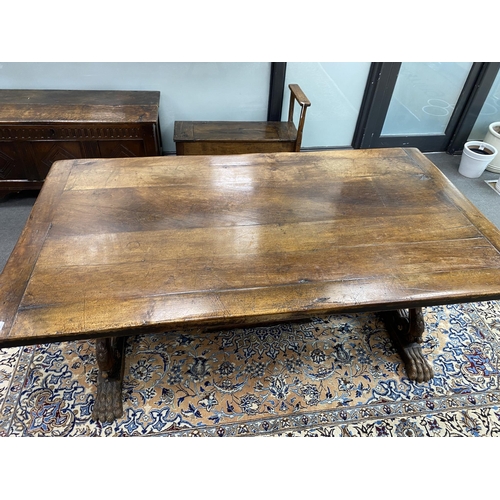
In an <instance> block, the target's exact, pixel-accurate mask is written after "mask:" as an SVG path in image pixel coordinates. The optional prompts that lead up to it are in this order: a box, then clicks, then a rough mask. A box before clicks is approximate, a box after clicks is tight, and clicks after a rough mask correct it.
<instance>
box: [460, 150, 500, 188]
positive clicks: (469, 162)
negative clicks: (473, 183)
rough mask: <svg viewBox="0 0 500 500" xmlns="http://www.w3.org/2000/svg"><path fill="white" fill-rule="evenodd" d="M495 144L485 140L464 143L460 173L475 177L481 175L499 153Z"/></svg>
mask: <svg viewBox="0 0 500 500" xmlns="http://www.w3.org/2000/svg"><path fill="white" fill-rule="evenodd" d="M497 153H498V150H497V148H495V146H492V145H491V144H488V143H486V142H483V141H469V142H466V143H465V145H464V150H463V153H462V159H461V160H460V166H459V167H458V173H459V174H461V175H463V176H464V177H470V178H471V179H475V178H477V177H481V175H482V174H483V172H484V171H485V170H486V167H487V166H488V164H489V163H490V162H491V160H492V159H493V158H495V156H496V155H497Z"/></svg>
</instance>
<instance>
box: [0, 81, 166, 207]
mask: <svg viewBox="0 0 500 500" xmlns="http://www.w3.org/2000/svg"><path fill="white" fill-rule="evenodd" d="M159 101H160V92H157V91H95V90H0V197H2V196H4V195H5V194H7V193H8V192H12V191H21V190H24V189H40V188H41V187H42V184H43V181H44V179H45V177H46V176H47V174H48V172H49V170H50V167H51V165H52V163H53V162H54V161H56V160H68V159H78V158H123V157H134V156H158V155H161V153H162V148H161V136H160V124H159V118H158V108H159Z"/></svg>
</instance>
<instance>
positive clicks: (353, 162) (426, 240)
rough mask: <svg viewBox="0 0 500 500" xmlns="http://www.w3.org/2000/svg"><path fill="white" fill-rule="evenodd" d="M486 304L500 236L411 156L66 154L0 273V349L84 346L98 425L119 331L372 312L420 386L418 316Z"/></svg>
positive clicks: (496, 272) (112, 389)
mask: <svg viewBox="0 0 500 500" xmlns="http://www.w3.org/2000/svg"><path fill="white" fill-rule="evenodd" d="M499 298H500V231H499V230H498V229H497V228H496V227H495V226H494V225H493V224H492V223H490V222H489V221H488V220H487V219H485V217H484V216H483V215H482V214H481V213H480V212H479V211H478V210H477V209H476V208H475V207H474V206H473V205H472V204H471V203H470V202H469V201H468V200H467V199H466V198H464V196H462V195H461V193H460V192H459V191H458V190H457V189H456V188H455V187H454V186H453V185H452V184H451V183H450V182H449V181H448V180H447V179H446V178H445V177H444V176H443V175H442V174H441V172H440V171H439V170H438V169H437V168H436V167H435V166H434V165H433V164H432V163H431V162H430V161H429V160H428V159H427V158H426V157H424V156H423V155H422V154H421V153H420V152H419V151H418V150H415V149H375V150H345V151H330V152H314V153H313V152H311V153H276V154H251V155H235V156H216V157H214V156H188V157H177V156H165V157H158V158H126V159H108V160H106V159H100V160H99V159H95V160H68V161H59V162H56V163H55V164H54V165H53V167H52V169H51V171H50V173H49V175H48V177H47V180H46V182H45V185H44V186H43V189H42V191H41V193H40V195H39V196H38V199H37V201H36V203H35V205H34V207H33V211H32V214H31V216H30V218H29V220H28V222H27V225H26V227H25V229H24V230H23V232H22V235H21V237H20V239H19V241H18V243H17V245H16V246H15V248H14V251H13V252H12V255H11V257H10V259H9V260H8V262H7V264H6V266H5V269H4V272H3V273H2V274H1V275H0V347H2V346H14V345H25V344H37V343H43V342H56V341H65V340H74V339H88V338H95V339H97V341H96V342H97V346H96V356H97V362H98V365H99V369H100V375H99V382H98V388H97V395H96V402H95V406H94V417H95V418H96V419H101V420H110V419H113V418H115V417H118V416H120V415H121V412H122V406H121V405H122V404H121V380H122V375H121V372H122V360H123V352H122V347H123V339H124V337H125V336H128V335H135V334H138V333H148V332H151V333H152V332H158V331H162V332H163V331H169V330H177V329H190V328H199V329H201V331H203V329H205V328H209V327H210V328H226V327H234V326H242V325H257V324H263V323H270V322H280V321H290V320H296V319H299V318H307V317H310V316H314V315H319V314H324V313H341V312H354V311H381V312H382V313H383V317H384V318H385V320H386V324H387V326H388V328H389V330H390V332H391V334H392V335H393V339H394V342H396V344H397V345H398V346H399V349H400V352H401V355H402V357H403V359H404V361H405V366H406V370H407V374H408V376H409V377H410V378H412V379H414V380H417V381H426V380H429V379H430V378H431V377H432V376H433V373H432V367H431V366H430V364H429V363H428V362H427V360H426V359H425V358H424V356H423V355H422V351H421V349H420V346H419V341H421V336H422V332H423V329H424V324H423V320H422V311H421V308H422V307H423V306H429V305H436V304H446V303H454V302H468V301H476V300H485V299H499ZM401 311H402V312H401ZM200 334H202V333H200ZM334 334H335V333H333V335H334Z"/></svg>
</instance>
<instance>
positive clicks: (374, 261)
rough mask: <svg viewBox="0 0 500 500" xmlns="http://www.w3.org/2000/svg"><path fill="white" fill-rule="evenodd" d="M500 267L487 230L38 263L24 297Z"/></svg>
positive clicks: (57, 298) (90, 296)
mask: <svg viewBox="0 0 500 500" xmlns="http://www.w3.org/2000/svg"><path fill="white" fill-rule="evenodd" d="M492 268H496V269H500V254H499V252H497V251H496V249H494V248H493V247H491V245H489V244H488V243H487V242H485V241H484V240H483V239H482V238H468V239H465V240H450V241H432V242H425V243H411V244H399V245H398V244H393V245H366V246H355V247H349V246H340V247H338V248H336V249H331V248H318V249H315V250H313V251H310V252H304V251H301V250H297V251H295V252H288V253H284V252H274V253H266V254H260V253H255V254H253V255H252V254H244V255H243V256H240V255H238V254H236V255H212V256H201V257H196V258H183V257H177V258H173V259H168V253H167V252H166V255H165V257H164V258H163V259H162V260H160V261H157V260H144V261H139V262H131V263H129V262H127V263H121V264H115V265H110V264H103V265H97V266H92V265H86V266H68V267H61V268H58V269H57V279H54V268H51V267H48V268H44V267H43V265H40V266H37V267H36V269H35V271H34V272H33V274H32V277H31V280H30V283H29V284H28V286H27V288H26V292H25V295H24V298H23V300H22V302H21V304H20V309H23V308H30V307H36V308H42V307H50V306H51V305H52V304H57V303H59V304H61V303H65V302H66V303H70V302H72V301H74V300H75V296H76V297H82V298H83V297H85V300H94V299H95V300H97V299H99V300H102V301H106V300H108V299H111V300H113V299H115V298H117V297H120V298H128V297H131V296H154V295H160V294H166V293H169V294H183V293H188V292H195V291H201V290H205V291H207V292H210V293H212V292H215V291H217V290H220V289H235V290H236V289H243V288H254V287H259V288H262V287H273V286H279V285H288V284H293V283H296V284H299V283H304V282H309V281H315V282H321V281H341V280H345V279H349V280H352V279H361V278H367V277H373V278H377V279H379V280H380V279H382V278H383V277H386V279H387V281H388V282H390V281H392V280H393V279H395V278H397V277H399V276H401V275H405V274H414V273H419V272H420V273H423V274H426V273H427V274H428V273H431V272H435V273H437V272H447V271H457V272H458V271H462V270H466V269H492Z"/></svg>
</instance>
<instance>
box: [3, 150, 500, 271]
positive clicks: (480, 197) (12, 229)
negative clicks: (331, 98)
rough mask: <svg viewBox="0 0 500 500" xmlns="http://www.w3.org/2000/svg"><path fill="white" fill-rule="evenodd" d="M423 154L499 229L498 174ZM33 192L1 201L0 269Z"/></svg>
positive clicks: (452, 158)
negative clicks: (465, 172) (476, 172)
mask: <svg viewBox="0 0 500 500" xmlns="http://www.w3.org/2000/svg"><path fill="white" fill-rule="evenodd" d="M426 156H427V157H428V158H429V159H430V160H431V161H432V162H433V163H434V164H435V165H437V167H438V168H439V169H440V170H441V171H442V172H443V173H444V174H445V175H446V177H448V179H450V181H451V182H452V183H453V184H454V185H455V186H456V187H457V188H458V189H459V190H460V191H461V192H462V193H463V194H464V195H465V196H466V197H467V198H468V199H469V200H470V201H471V202H472V203H473V204H474V205H475V206H476V207H477V208H478V209H479V210H480V211H481V212H482V213H483V214H484V215H485V216H486V217H487V218H488V219H490V220H491V221H492V222H493V223H494V224H495V225H496V226H497V227H498V228H499V229H500V195H499V194H497V193H496V191H494V190H493V189H491V187H489V186H488V185H487V184H486V183H485V182H484V181H485V180H493V179H495V180H496V179H498V178H499V174H496V173H492V172H488V171H486V172H485V173H484V174H483V175H482V176H481V177H480V178H478V179H468V178H466V177H463V176H462V175H460V174H459V173H458V166H459V164H460V158H461V157H460V155H457V156H451V155H448V154H446V153H428V154H426ZM36 195H37V193H36V192H33V191H26V192H22V193H17V194H11V195H9V196H7V197H6V198H4V199H2V200H0V270H2V269H3V268H4V266H5V264H6V262H7V259H8V258H9V255H10V253H11V252H12V250H13V248H14V246H15V244H16V242H17V239H18V238H19V236H20V234H21V231H22V229H23V227H24V225H25V224H26V221H27V220H28V217H29V214H30V212H31V208H32V206H33V204H34V203H35V200H36Z"/></svg>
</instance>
